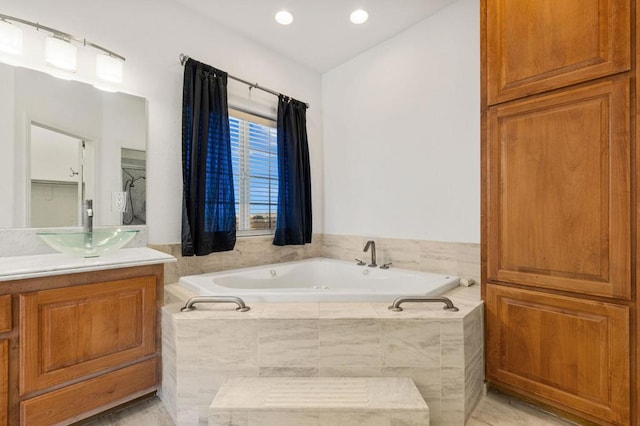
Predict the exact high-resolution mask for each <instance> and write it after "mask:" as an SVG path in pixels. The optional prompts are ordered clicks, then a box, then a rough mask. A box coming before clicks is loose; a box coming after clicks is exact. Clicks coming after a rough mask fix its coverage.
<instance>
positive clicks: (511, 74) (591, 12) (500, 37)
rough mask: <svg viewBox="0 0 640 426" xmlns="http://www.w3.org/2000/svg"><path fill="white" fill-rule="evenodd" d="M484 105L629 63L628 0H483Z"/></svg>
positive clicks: (605, 72) (622, 67) (623, 68)
mask: <svg viewBox="0 0 640 426" xmlns="http://www.w3.org/2000/svg"><path fill="white" fill-rule="evenodd" d="M486 1H487V16H486V22H487V29H486V37H487V41H486V43H487V45H486V51H487V77H488V81H487V92H488V93H487V96H488V103H489V105H492V104H496V103H500V102H504V101H506V100H510V99H515V98H520V97H523V96H527V95H530V94H534V93H541V92H544V91H547V90H551V89H556V88H560V87H564V86H568V85H570V84H573V83H578V82H583V81H587V80H591V79H594V78H598V77H604V76H607V75H612V74H615V73H618V72H621V71H626V70H629V69H630V64H631V62H630V57H631V54H630V52H631V41H630V40H631V37H630V25H631V12H630V10H631V8H630V1H629V0H486Z"/></svg>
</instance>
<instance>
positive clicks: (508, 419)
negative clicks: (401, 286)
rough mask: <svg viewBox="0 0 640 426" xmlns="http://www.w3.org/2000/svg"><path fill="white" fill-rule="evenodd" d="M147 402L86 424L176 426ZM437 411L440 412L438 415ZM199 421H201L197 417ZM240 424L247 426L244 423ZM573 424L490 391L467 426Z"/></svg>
mask: <svg viewBox="0 0 640 426" xmlns="http://www.w3.org/2000/svg"><path fill="white" fill-rule="evenodd" d="M145 401H146V402H145ZM145 401H141V402H140V403H136V404H135V405H131V406H126V407H125V408H123V409H120V410H116V411H114V412H111V413H109V414H105V415H102V416H98V417H95V418H93V419H91V420H89V421H85V422H83V423H82V424H85V425H91V426H103V425H105V426H106V425H118V426H139V425H158V426H165V425H166V426H172V425H174V424H175V423H174V422H173V421H172V420H171V418H170V417H169V415H168V413H167V411H166V410H165V408H164V407H163V405H162V403H161V402H160V400H159V399H158V398H156V397H152V398H150V399H149V400H145ZM436 410H438V412H437V413H436ZM429 411H430V412H431V418H432V421H431V426H452V425H451V424H445V423H443V422H442V421H440V420H437V421H433V419H439V418H440V414H439V411H440V410H439V407H437V406H436V404H435V403H432V404H429ZM184 414H185V418H194V416H193V415H192V416H190V417H189V416H188V415H187V414H188V413H184ZM195 418H196V419H197V415H196V416H195ZM197 423H198V422H197V421H196V422H195V423H193V422H192V423H187V424H197ZM205 424H206V423H205ZM238 424H239V425H241V426H244V424H243V423H238ZM392 424H393V423H392ZM399 424H400V425H402V423H399ZM409 424H411V423H409ZM573 424H574V423H571V422H569V421H567V420H564V419H560V418H558V417H556V416H554V415H551V414H548V413H545V412H543V411H540V410H538V409H537V408H535V407H532V406H530V405H528V404H525V403H523V402H520V401H518V400H517V399H514V398H511V397H508V396H506V395H503V394H499V393H496V392H493V391H490V392H489V393H488V394H487V395H485V396H483V397H482V399H481V401H480V403H479V404H478V407H477V408H476V410H475V411H474V412H473V413H472V415H471V417H470V418H469V420H468V421H467V423H466V425H467V426H515V425H518V426H571V425H573ZM279 426H280V425H279ZM394 426H395V425H394Z"/></svg>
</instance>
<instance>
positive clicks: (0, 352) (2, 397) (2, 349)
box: [0, 340, 9, 426]
mask: <svg viewBox="0 0 640 426" xmlns="http://www.w3.org/2000/svg"><path fill="white" fill-rule="evenodd" d="M8 414H9V341H8V340H0V426H6V424H7V415H8Z"/></svg>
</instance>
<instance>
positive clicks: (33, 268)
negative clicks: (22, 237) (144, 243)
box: [0, 247, 176, 281]
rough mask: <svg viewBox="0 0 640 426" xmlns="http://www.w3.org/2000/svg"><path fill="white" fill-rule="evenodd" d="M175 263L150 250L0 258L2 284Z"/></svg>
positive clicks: (171, 258) (167, 257)
mask: <svg viewBox="0 0 640 426" xmlns="http://www.w3.org/2000/svg"><path fill="white" fill-rule="evenodd" d="M175 261H176V258H175V257H173V256H171V255H169V254H166V253H162V252H160V251H157V250H153V249H150V248H147V247H138V248H128V249H121V250H118V251H116V252H114V253H110V254H108V255H106V256H100V257H89V258H84V257H74V256H69V255H66V254H61V253H56V254H37V255H31V256H10V257H0V281H12V280H21V279H26V278H37V277H44V276H50V275H62V274H73V273H77V272H91V271H99V270H104V269H116V268H128V267H131V266H143V265H153V264H158V263H171V262H175Z"/></svg>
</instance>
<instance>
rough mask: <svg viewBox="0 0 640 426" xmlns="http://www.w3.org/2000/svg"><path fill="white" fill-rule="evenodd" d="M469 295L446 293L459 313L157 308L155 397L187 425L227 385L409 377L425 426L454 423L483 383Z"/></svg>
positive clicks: (478, 325)
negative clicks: (159, 378) (159, 373)
mask: <svg viewBox="0 0 640 426" xmlns="http://www.w3.org/2000/svg"><path fill="white" fill-rule="evenodd" d="M471 289H472V288H470V289H466V288H465V289H463V290H458V289H456V290H453V292H451V293H450V294H448V295H450V296H451V298H452V300H453V301H454V303H455V304H456V306H459V308H460V311H459V312H445V311H443V310H442V306H441V304H438V303H435V304H428V303H424V304H423V303H407V304H406V305H403V308H404V309H405V310H404V311H403V312H391V311H389V310H388V309H387V306H388V304H381V303H268V304H253V305H252V306H251V311H249V312H246V313H240V312H236V311H235V310H234V309H233V307H232V306H231V305H199V306H198V310H197V311H194V312H184V313H180V312H179V309H180V305H179V304H172V305H168V306H165V307H164V309H163V317H162V321H163V324H162V332H163V339H162V340H163V349H162V356H163V384H162V391H161V398H162V400H163V402H164V404H165V406H166V407H167V410H168V412H169V413H170V415H171V417H172V418H173V419H174V420H175V421H176V424H178V425H197V424H206V421H207V416H208V407H209V405H210V404H211V402H212V401H213V399H214V397H215V395H216V393H217V391H218V389H219V388H220V386H221V385H222V383H224V381H225V380H226V379H228V378H233V377H284V376H295V377H410V378H412V379H413V380H414V382H415V383H416V385H417V387H418V390H419V391H420V393H421V395H422V397H423V398H424V399H425V401H426V402H427V404H428V405H429V409H430V415H431V424H432V425H446V426H449V425H463V424H464V422H465V419H466V418H467V417H468V416H469V414H470V413H471V411H472V410H473V408H474V406H475V404H476V403H477V401H478V400H479V398H480V396H481V395H482V384H483V337H482V329H483V326H482V321H483V317H482V315H483V307H482V302H480V301H478V300H472V299H473V296H472V297H468V295H466V294H465V293H466V292H467V291H471V292H473V293H474V296H475V289H474V290H471ZM461 296H464V297H461Z"/></svg>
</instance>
